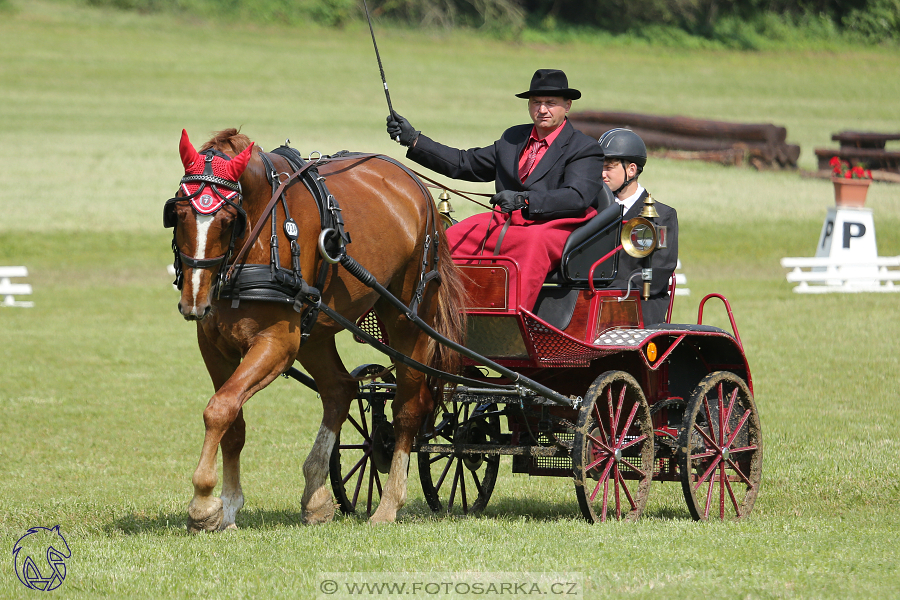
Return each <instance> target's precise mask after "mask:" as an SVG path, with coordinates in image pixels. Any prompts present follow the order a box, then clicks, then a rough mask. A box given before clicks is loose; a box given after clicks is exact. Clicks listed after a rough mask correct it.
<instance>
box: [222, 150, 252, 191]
mask: <svg viewBox="0 0 900 600" xmlns="http://www.w3.org/2000/svg"><path fill="white" fill-rule="evenodd" d="M252 150H253V143H252V142H251V143H250V145H249V146H247V147H246V148H244V151H243V152H241V153H240V154H238V155H237V156H235V157H234V158H232V159H231V160H230V161H228V162H227V163H226V165H225V166H226V168H227V170H228V179H230V180H231V181H237V180H239V179H240V178H241V175H243V174H244V169H246V168H247V164H248V163H249V162H250V156H251V151H252Z"/></svg>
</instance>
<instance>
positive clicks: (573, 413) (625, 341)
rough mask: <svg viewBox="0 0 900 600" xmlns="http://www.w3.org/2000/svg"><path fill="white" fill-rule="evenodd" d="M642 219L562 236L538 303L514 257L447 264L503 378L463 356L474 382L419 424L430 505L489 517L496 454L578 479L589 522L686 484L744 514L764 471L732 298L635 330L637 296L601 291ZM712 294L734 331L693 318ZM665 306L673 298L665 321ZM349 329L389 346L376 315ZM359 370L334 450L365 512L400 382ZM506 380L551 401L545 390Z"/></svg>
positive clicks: (713, 513)
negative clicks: (661, 488)
mask: <svg viewBox="0 0 900 600" xmlns="http://www.w3.org/2000/svg"><path fill="white" fill-rule="evenodd" d="M648 225H649V226H651V227H652V225H651V224H650V223H649V222H648V221H643V222H637V223H623V222H622V221H621V218H620V212H619V208H618V206H612V207H610V208H609V209H607V210H606V211H604V212H602V213H601V214H599V215H597V217H595V218H594V219H593V220H592V221H590V222H589V223H588V224H586V225H585V226H584V227H583V228H582V229H581V230H578V231H576V232H575V233H573V234H572V236H571V237H570V239H569V242H568V243H567V244H566V249H565V252H564V257H563V263H562V266H561V267H560V269H558V270H557V271H555V272H554V273H551V274H550V276H549V277H548V279H547V283H546V284H545V285H544V287H543V289H542V291H541V294H540V296H539V298H538V301H537V304H536V306H535V308H534V310H533V311H529V310H526V309H524V308H522V307H521V306H519V305H518V298H519V296H520V294H519V281H518V276H517V275H518V265H517V264H516V262H515V261H514V260H512V259H511V258H508V257H505V256H493V257H484V256H455V257H454V260H455V262H457V266H458V267H459V268H460V269H462V271H463V273H464V276H465V277H464V280H465V281H466V287H467V292H468V294H467V298H468V300H467V306H466V312H467V315H468V336H467V342H466V346H467V348H468V349H469V350H471V351H472V352H473V354H476V355H481V356H483V357H486V358H488V359H491V361H493V362H495V363H496V364H498V365H501V366H503V367H505V368H506V369H508V371H506V372H505V373H501V372H497V371H495V370H493V369H488V368H485V367H483V366H482V365H481V364H480V361H479V360H477V359H472V358H469V359H467V360H466V368H465V373H464V375H465V376H466V377H468V378H470V379H471V380H476V381H481V382H484V385H483V386H481V387H479V386H477V385H465V386H463V385H460V386H456V387H455V389H454V392H453V393H452V396H451V398H450V401H449V402H447V403H446V405H445V407H444V408H443V409H442V410H439V411H437V414H436V416H435V419H434V420H433V422H428V423H426V424H425V427H423V430H422V433H421V435H420V436H419V438H418V440H417V442H416V444H415V445H414V448H413V449H414V450H415V451H416V452H417V453H418V469H419V478H420V481H421V484H422V488H423V491H424V495H425V499H426V501H427V502H428V505H429V507H430V508H431V509H432V510H434V511H436V512H437V511H450V510H453V509H454V507H456V510H460V511H462V512H464V513H466V512H479V511H481V510H483V509H484V508H485V506H486V505H487V503H488V501H489V499H490V496H491V493H492V491H493V488H494V485H495V482H496V480H497V476H498V472H499V470H500V457H501V456H504V455H510V456H512V471H513V473H526V474H528V475H534V476H554V477H572V478H574V483H575V492H576V496H577V498H578V503H579V506H580V508H581V512H582V514H583V515H584V517H585V518H586V519H588V520H589V521H603V520H606V519H607V518H614V519H626V520H634V519H637V518H638V517H640V515H641V513H642V511H643V509H644V507H645V505H646V502H647V498H648V495H649V493H650V482H651V481H652V480H657V481H678V482H681V485H682V488H683V492H684V496H685V499H686V501H687V505H688V508H689V510H690V513H691V515H692V517H693V518H694V519H698V520H705V519H708V518H720V519H726V518H740V517H743V516H745V515H747V514H749V513H750V511H751V510H752V508H753V504H754V501H755V499H756V496H757V493H758V491H759V485H760V478H761V466H762V441H761V431H760V421H759V415H758V413H757V409H756V406H755V403H754V400H753V382H752V379H751V376H750V369H749V366H748V364H747V360H746V357H745V356H744V352H743V347H742V344H741V340H740V336H739V334H738V331H737V327H736V325H735V322H734V318H733V316H732V312H731V308H730V305H729V304H728V301H727V300H726V299H725V298H724V297H723V296H721V295H719V294H710V295H708V296H706V297H705V298H703V299H702V300H701V302H700V306H699V314H698V319H697V324H672V323H669V322H666V323H661V324H656V325H652V326H648V327H646V328H645V327H644V326H643V319H642V314H641V296H640V294H639V291H638V290H619V289H610V288H609V287H608V286H609V284H610V283H611V282H612V280H613V278H614V275H615V271H616V266H617V254H618V252H625V251H629V252H641V251H642V249H641V248H636V247H634V245H632V244H629V240H630V239H632V240H635V241H637V243H638V244H640V243H641V242H640V237H641V236H640V233H644V234H647V239H648V240H650V242H651V243H655V238H653V236H654V232H653V231H650V230H648V229H647V226H648ZM623 228H624V229H625V234H626V235H625V237H624V238H623V236H622V231H623ZM641 230H643V231H641ZM651 238H653V239H651ZM623 241H624V246H625V248H624V249H623V245H622V243H623ZM650 251H652V248H651V249H650ZM644 252H645V253H646V249H644ZM645 255H646V254H645ZM671 291H672V292H674V282H673V284H672V290H671ZM671 297H673V298H674V293H673V294H671ZM711 298H716V299H719V300H721V301H722V303H723V304H724V306H725V308H726V310H727V313H728V317H729V319H730V323H731V328H732V332H731V333H729V332H727V331H724V330H722V329H720V328H717V327H712V326H709V325H704V324H703V311H704V306H705V305H706V303H707V301H708V300H709V299H711ZM671 312H672V306H671V303H670V307H669V314H668V316H667V319H666V320H667V321H669V320H670V319H671ZM359 326H360V327H361V328H362V329H363V330H364V331H366V332H368V333H369V334H371V335H372V336H374V337H378V338H380V339H381V340H382V341H385V342H389V340H385V339H384V333H383V332H382V330H381V327H380V325H379V321H378V319H377V317H376V316H375V314H374V312H372V313H369V314H367V315H366V316H365V317H364V318H363V319H360V322H359ZM360 341H361V340H360ZM354 375H356V376H358V377H361V378H364V377H365V376H366V375H370V376H372V375H374V378H372V379H363V380H362V381H361V383H360V385H359V393H358V395H357V398H356V399H355V401H354V406H353V408H352V409H351V414H350V417H349V418H348V421H349V422H348V423H345V425H344V427H343V429H342V431H341V435H340V438H339V439H338V441H337V442H336V444H335V449H334V451H333V452H332V456H331V463H330V464H331V469H330V470H331V482H332V488H333V490H334V491H335V494H336V496H337V498H338V500H339V503H340V506H341V509H342V510H343V511H344V512H345V513H353V512H360V513H367V514H368V513H371V511H372V510H373V504H374V503H376V502H377V499H378V497H379V495H380V493H381V480H382V478H383V477H384V476H385V474H386V473H387V472H388V469H389V466H390V460H391V455H392V454H393V435H392V424H391V420H390V418H389V417H388V415H387V414H386V406H387V405H388V402H389V401H390V400H391V398H392V391H393V388H394V385H393V383H392V378H391V377H390V375H385V374H384V369H383V368H382V367H381V366H378V365H364V366H362V367H359V368H358V369H357V370H356V371H355V372H354ZM516 376H521V378H524V379H525V381H529V382H537V383H538V384H540V385H542V386H544V387H546V388H549V389H552V390H554V391H556V392H557V393H558V395H557V396H556V397H555V398H548V397H546V396H542V395H541V394H539V393H537V392H535V391H532V389H530V388H529V387H528V386H526V385H522V384H521V383H519V384H517V382H516V381H515V379H516ZM520 381H521V380H520ZM497 385H505V386H506V388H505V389H497V387H494V386H497ZM560 396H562V397H563V398H561V397H560ZM565 399H568V402H565Z"/></svg>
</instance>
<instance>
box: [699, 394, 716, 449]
mask: <svg viewBox="0 0 900 600" xmlns="http://www.w3.org/2000/svg"><path fill="white" fill-rule="evenodd" d="M703 409H704V410H705V411H706V424H707V425H709V433H710V434H711V435H713V438H710V443H712V444H713V445H715V446H718V444H716V442H715V441H714V439H715V431H714V430H713V427H714V423H713V418H712V411H711V410H709V402H708V401H707V398H706V396H704V397H703ZM698 429H699V427H698Z"/></svg>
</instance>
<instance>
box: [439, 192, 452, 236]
mask: <svg viewBox="0 0 900 600" xmlns="http://www.w3.org/2000/svg"><path fill="white" fill-rule="evenodd" d="M438 199H439V200H440V202H438V214H440V215H441V222H442V223H443V224H444V229H447V228H448V227H450V226H451V225H453V224H454V223H455V222H456V221H455V220H454V219H453V217H451V216H450V213H452V212H454V211H453V207H452V206H451V205H450V194H448V193H447V190H444V191H443V192H441V195H440V196H438Z"/></svg>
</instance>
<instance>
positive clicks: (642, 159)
mask: <svg viewBox="0 0 900 600" xmlns="http://www.w3.org/2000/svg"><path fill="white" fill-rule="evenodd" d="M599 142H600V147H601V148H602V149H603V155H604V157H605V158H614V159H616V160H619V161H622V163H623V164H628V163H634V164H636V165H637V167H638V169H637V173H635V175H634V177H632V178H631V179H626V180H625V183H623V184H622V186H621V187H619V189H617V190H614V191H613V193H614V194H618V193H619V192H620V191H622V190H623V189H624V188H625V187H626V186H627V185H628V184H629V183H631V182H632V181H634V180H635V179H637V178H638V177H639V176H640V174H641V172H642V171H643V170H644V165H646V164H647V146H646V145H645V144H644V140H642V139H641V136H639V135H638V134H636V133H635V132H633V131H631V130H630V129H622V128H619V129H610V130H609V131H607V132H606V133H604V134H603V135H602V136H600V140H599Z"/></svg>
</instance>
